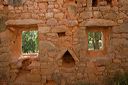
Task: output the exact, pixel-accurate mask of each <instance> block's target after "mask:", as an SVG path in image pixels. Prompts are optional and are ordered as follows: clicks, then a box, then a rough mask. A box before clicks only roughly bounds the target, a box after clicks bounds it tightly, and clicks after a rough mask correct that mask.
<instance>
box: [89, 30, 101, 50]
mask: <svg viewBox="0 0 128 85" xmlns="http://www.w3.org/2000/svg"><path fill="white" fill-rule="evenodd" d="M102 38H103V33H102V32H88V50H100V49H102V48H103V39H102Z"/></svg>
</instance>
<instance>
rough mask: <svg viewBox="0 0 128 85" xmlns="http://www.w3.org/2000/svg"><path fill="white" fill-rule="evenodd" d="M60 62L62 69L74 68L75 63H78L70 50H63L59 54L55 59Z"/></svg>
mask: <svg viewBox="0 0 128 85" xmlns="http://www.w3.org/2000/svg"><path fill="white" fill-rule="evenodd" d="M58 59H61V60H62V67H67V68H71V67H74V66H75V63H76V62H78V61H79V59H78V58H77V57H76V54H75V53H74V51H73V50H71V49H64V50H62V51H61V52H60V54H59V55H58V57H57V60H58Z"/></svg>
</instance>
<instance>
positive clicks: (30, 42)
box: [22, 31, 38, 53]
mask: <svg viewBox="0 0 128 85" xmlns="http://www.w3.org/2000/svg"><path fill="white" fill-rule="evenodd" d="M22 52H23V53H37V52H38V32H37V31H23V32H22Z"/></svg>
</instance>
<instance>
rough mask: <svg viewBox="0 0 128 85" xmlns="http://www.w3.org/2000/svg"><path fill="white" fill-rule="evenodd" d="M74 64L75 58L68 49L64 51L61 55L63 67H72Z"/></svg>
mask: <svg viewBox="0 0 128 85" xmlns="http://www.w3.org/2000/svg"><path fill="white" fill-rule="evenodd" d="M74 65H75V60H74V59H73V57H72V55H71V54H70V53H69V51H66V52H65V54H64V55H63V57H62V66H63V67H73V66H74Z"/></svg>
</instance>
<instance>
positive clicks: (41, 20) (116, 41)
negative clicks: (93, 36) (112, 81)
mask: <svg viewBox="0 0 128 85" xmlns="http://www.w3.org/2000/svg"><path fill="white" fill-rule="evenodd" d="M5 1H6V0H5ZM127 8H128V1H127V0H118V1H117V0H112V3H111V4H108V5H107V4H106V2H99V3H98V6H94V7H92V1H91V0H23V2H22V4H18V5H16V4H14V5H13V4H9V3H7V2H6V3H1V4H0V13H4V14H6V15H7V16H8V17H7V18H8V20H7V21H6V23H5V24H6V31H2V32H0V82H1V84H2V85H76V84H77V83H78V82H89V83H92V84H94V85H103V84H104V85H106V84H105V78H106V77H107V76H111V75H113V74H114V73H115V72H116V71H121V72H128V53H127V51H128V28H127V26H128V9H127ZM91 28H92V30H96V31H99V29H97V28H100V31H103V33H104V41H105V42H104V46H105V48H104V50H103V51H98V52H94V51H93V52H91V51H88V49H87V47H88V41H87V38H88V37H87V33H88V30H90V29H91ZM26 30H37V31H38V32H39V35H38V36H39V38H38V39H39V54H29V55H22V53H21V32H22V31H26ZM65 56H70V58H69V60H70V63H65V62H66V61H65V58H64V57H65ZM1 84H0V85H1Z"/></svg>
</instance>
